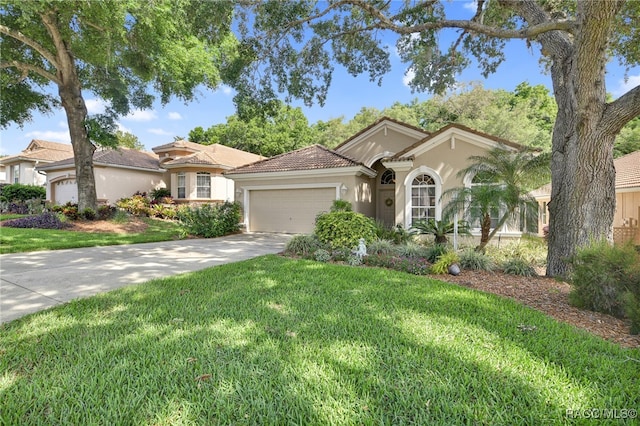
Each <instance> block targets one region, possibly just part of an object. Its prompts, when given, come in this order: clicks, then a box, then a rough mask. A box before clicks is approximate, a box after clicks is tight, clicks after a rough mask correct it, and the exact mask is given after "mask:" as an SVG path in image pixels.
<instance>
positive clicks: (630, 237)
mask: <svg viewBox="0 0 640 426" xmlns="http://www.w3.org/2000/svg"><path fill="white" fill-rule="evenodd" d="M613 165H614V167H615V169H616V211H615V215H614V217H613V239H614V242H616V243H624V242H626V241H633V242H634V243H635V244H640V151H635V152H632V153H630V154H627V155H625V156H622V157H620V158H616V159H615V160H613ZM533 195H534V196H535V198H536V200H537V201H538V205H539V206H540V214H539V217H538V229H539V230H540V233H541V235H542V230H543V229H544V227H545V226H547V225H549V209H548V207H547V205H548V203H549V201H550V200H551V184H548V185H545V186H543V187H541V188H539V189H537V190H536V191H534V192H533Z"/></svg>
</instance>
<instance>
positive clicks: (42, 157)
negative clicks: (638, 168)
mask: <svg viewBox="0 0 640 426" xmlns="http://www.w3.org/2000/svg"><path fill="white" fill-rule="evenodd" d="M71 157H73V147H72V146H71V145H70V144H68V143H59V142H50V141H43V140H40V139H33V140H32V141H31V142H30V143H29V145H28V146H27V148H25V149H24V150H23V151H22V152H21V153H19V154H15V155H10V156H7V157H3V158H2V159H0V163H3V164H6V163H11V162H14V161H21V160H27V161H29V160H31V161H34V162H35V161H46V162H51V161H60V160H64V159H65V158H71Z"/></svg>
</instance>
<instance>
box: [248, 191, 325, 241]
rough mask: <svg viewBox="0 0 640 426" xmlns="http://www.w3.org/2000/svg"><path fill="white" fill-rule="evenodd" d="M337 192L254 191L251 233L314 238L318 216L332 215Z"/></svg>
mask: <svg viewBox="0 0 640 426" xmlns="http://www.w3.org/2000/svg"><path fill="white" fill-rule="evenodd" d="M335 199H336V189H335V188H307V189H277V190H251V191H250V192H249V230H250V231H252V232H285V233H291V234H310V233H312V232H313V228H314V226H315V220H316V215H317V214H318V213H320V212H324V211H327V212H328V211H329V209H330V208H331V204H332V203H333V200H335Z"/></svg>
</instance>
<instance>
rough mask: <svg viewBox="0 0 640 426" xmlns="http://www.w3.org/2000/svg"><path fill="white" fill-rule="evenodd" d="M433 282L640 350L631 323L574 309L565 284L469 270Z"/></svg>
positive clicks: (553, 280) (542, 278) (597, 313)
mask: <svg viewBox="0 0 640 426" xmlns="http://www.w3.org/2000/svg"><path fill="white" fill-rule="evenodd" d="M433 278H436V279H438V280H441V281H447V282H451V283H455V284H458V285H461V286H464V287H469V288H473V289H476V290H480V291H485V292H489V293H494V294H497V295H500V296H504V297H508V298H510V299H514V300H516V301H518V302H520V303H522V304H524V305H527V306H530V307H532V308H534V309H537V310H539V311H542V312H544V313H546V314H547V315H549V316H551V317H553V318H555V319H557V320H559V321H563V322H566V323H569V324H572V325H574V326H576V327H579V328H582V329H584V330H587V331H589V332H591V333H593V334H596V335H598V336H600V337H602V338H604V339H606V340H609V341H612V342H615V343H617V344H619V345H620V346H623V347H627V348H638V347H640V335H631V334H629V330H630V324H629V322H628V321H624V320H621V319H618V318H615V317H612V316H610V315H606V314H601V313H599V312H592V311H586V310H582V309H578V308H575V307H573V306H571V305H570V304H569V291H570V290H571V287H570V285H569V284H567V283H566V282H562V281H558V280H555V279H553V278H547V277H541V276H538V277H521V276H517V275H509V274H504V273H501V272H487V271H467V270H465V271H462V272H461V274H460V275H458V276H453V275H437V276H433Z"/></svg>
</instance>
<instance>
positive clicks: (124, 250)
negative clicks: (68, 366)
mask: <svg viewBox="0 0 640 426" xmlns="http://www.w3.org/2000/svg"><path fill="white" fill-rule="evenodd" d="M289 238H291V236H290V235H283V234H237V235H230V236H227V237H222V238H212V239H195V240H180V241H168V242H162V243H147V244H133V245H127V246H107V247H91V248H81V249H71V250H55V251H40V252H31V253H18V254H3V255H0V323H3V322H8V321H11V320H14V319H16V318H19V317H21V316H23V315H26V314H29V313H32V312H37V311H40V310H43V309H46V308H50V307H52V306H55V305H59V304H61V303H65V302H68V301H70V300H72V299H77V298H80V297H88V296H92V295H95V294H98V293H103V292H106V291H110V290H113V289H116V288H119V287H123V286H127V285H130V284H138V283H142V282H145V281H148V280H150V279H153V278H160V277H165V276H170V275H175V274H181V273H183V272H190V271H196V270H200V269H204V268H208V267H211V266H216V265H221V264H223V263H229V262H236V261H239V260H244V259H249V258H252V257H256V256H262V255H264V254H270V253H278V252H280V251H282V250H283V249H284V247H285V245H286V243H287V241H288V240H289Z"/></svg>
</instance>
